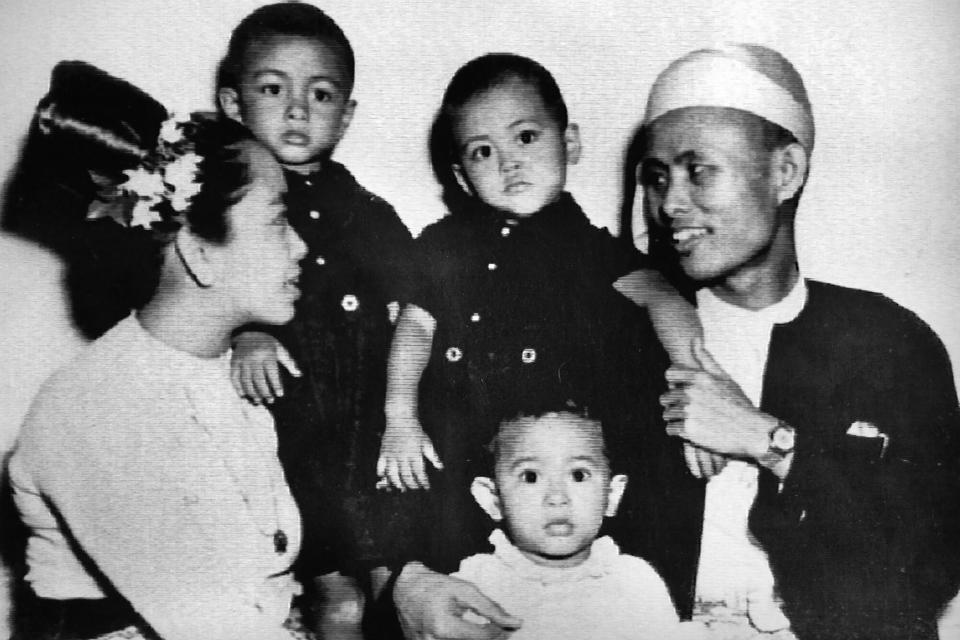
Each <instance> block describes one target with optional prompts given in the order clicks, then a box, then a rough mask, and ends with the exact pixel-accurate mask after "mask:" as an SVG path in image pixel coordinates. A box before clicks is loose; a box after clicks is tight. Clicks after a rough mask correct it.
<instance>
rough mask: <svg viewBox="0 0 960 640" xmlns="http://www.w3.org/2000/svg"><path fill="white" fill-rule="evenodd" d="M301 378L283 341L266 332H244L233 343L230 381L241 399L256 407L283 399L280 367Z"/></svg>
mask: <svg viewBox="0 0 960 640" xmlns="http://www.w3.org/2000/svg"><path fill="white" fill-rule="evenodd" d="M281 366H283V367H284V368H285V369H286V370H287V371H289V372H290V374H291V375H293V376H295V377H300V369H299V368H298V367H297V363H296V362H294V360H293V358H292V357H291V356H290V352H288V351H287V350H286V349H285V348H284V346H283V345H282V344H280V341H279V340H277V339H276V338H274V337H273V336H271V335H270V334H269V333H264V332H262V331H244V332H243V333H241V334H239V335H238V336H237V337H236V338H234V341H233V356H232V358H231V360H230V380H231V381H232V382H233V388H234V389H235V390H236V392H237V395H239V396H240V397H241V398H246V399H247V400H249V401H250V402H251V403H252V404H260V403H261V402H263V403H266V404H270V403H271V402H273V401H274V400H275V399H277V398H280V397H283V383H282V382H281V380H280V367H281Z"/></svg>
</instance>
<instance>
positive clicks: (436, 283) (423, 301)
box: [407, 218, 456, 317]
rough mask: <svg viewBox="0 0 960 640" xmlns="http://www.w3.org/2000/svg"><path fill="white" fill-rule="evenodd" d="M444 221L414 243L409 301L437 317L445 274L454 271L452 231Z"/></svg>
mask: <svg viewBox="0 0 960 640" xmlns="http://www.w3.org/2000/svg"><path fill="white" fill-rule="evenodd" d="M447 220H448V219H447V218H445V219H443V220H441V221H439V222H436V223H434V224H432V225H430V226H428V227H426V228H425V229H424V230H423V232H422V233H421V234H420V237H418V238H417V239H416V240H414V242H413V255H414V258H413V260H412V261H411V262H412V264H413V265H414V266H413V269H412V272H413V277H412V278H411V280H410V283H409V284H410V286H409V290H408V291H409V296H408V298H407V301H408V302H410V303H412V304H415V305H417V306H418V307H420V308H421V309H424V310H425V311H428V312H429V313H430V314H431V315H432V316H434V317H437V314H438V313H439V312H440V311H439V309H438V306H439V305H440V304H442V302H443V294H442V292H441V291H440V289H441V283H442V281H443V276H444V274H445V273H448V272H451V271H452V270H453V262H454V260H455V257H456V256H455V255H454V251H452V249H451V247H452V246H455V242H452V241H451V235H452V234H451V232H450V229H449V226H450V225H449V223H447V222H446V221H447Z"/></svg>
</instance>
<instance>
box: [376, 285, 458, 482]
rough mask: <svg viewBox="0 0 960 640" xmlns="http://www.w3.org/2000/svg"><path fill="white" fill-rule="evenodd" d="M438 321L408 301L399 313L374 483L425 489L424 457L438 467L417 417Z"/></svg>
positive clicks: (391, 352)
mask: <svg viewBox="0 0 960 640" xmlns="http://www.w3.org/2000/svg"><path fill="white" fill-rule="evenodd" d="M436 327H437V322H436V320H434V319H433V316H431V315H430V314H429V313H428V312H427V311H425V310H423V309H421V308H420V307H418V306H416V305H414V304H408V305H406V306H405V307H404V308H403V311H402V312H401V313H400V320H399V322H398V323H397V330H396V332H395V333H394V336H393V344H392V345H391V346H390V361H389V362H388V364H387V400H386V406H385V407H384V412H385V413H386V418H387V427H386V429H385V430H384V432H383V442H382V443H381V444H380V457H379V459H378V460H377V475H378V476H380V481H379V482H378V483H377V486H378V487H379V488H386V487H394V488H396V489H400V490H404V489H429V488H430V481H429V480H428V479H427V470H426V467H425V465H424V463H423V459H424V458H426V459H427V460H429V461H430V462H431V463H432V464H433V466H434V467H436V468H437V469H442V468H443V463H441V462H440V458H439V456H437V452H436V451H435V450H434V448H433V443H432V442H431V441H430V438H429V437H428V436H427V434H426V433H424V431H423V427H421V426H420V421H419V419H418V418H417V394H418V391H419V389H420V378H421V376H423V371H424V369H426V368H427V363H428V362H429V361H430V349H431V347H432V344H433V334H434V332H435V331H436Z"/></svg>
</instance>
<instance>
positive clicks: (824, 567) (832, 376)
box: [751, 301, 960, 637]
mask: <svg viewBox="0 0 960 640" xmlns="http://www.w3.org/2000/svg"><path fill="white" fill-rule="evenodd" d="M887 303H888V305H889V306H887V307H886V309H884V308H878V309H876V310H877V313H876V318H877V323H876V325H875V326H861V325H856V326H854V327H848V330H849V329H851V328H852V329H857V331H851V332H850V333H851V334H861V335H860V336H859V337H851V336H849V335H848V336H842V337H841V338H840V339H839V340H838V343H837V345H830V346H831V347H836V348H835V349H831V348H824V347H823V345H820V346H819V347H817V346H811V345H804V344H803V342H802V340H798V341H796V343H795V344H793V345H792V348H795V349H804V348H808V349H810V350H818V351H820V352H830V351H833V353H829V354H828V355H826V356H825V357H826V358H827V359H826V360H824V362H822V363H820V364H821V365H822V366H821V368H820V370H819V371H817V370H814V369H811V370H806V371H805V370H804V369H803V368H802V367H799V368H792V370H791V371H785V372H784V373H785V375H790V376H792V377H793V378H794V379H795V382H794V383H793V385H792V389H791V392H790V393H791V394H793V395H795V396H796V397H795V398H794V399H793V400H790V399H782V398H781V399H777V398H775V399H774V402H773V404H774V405H776V404H781V405H782V406H781V407H777V406H772V407H766V406H765V409H766V410H767V411H768V412H769V413H771V414H772V415H775V416H777V417H778V418H781V419H785V420H787V421H788V422H791V421H793V424H794V426H795V427H796V429H797V432H798V439H797V448H796V451H795V454H794V460H793V463H792V467H791V470H790V473H789V475H788V477H787V479H786V481H785V482H784V483H783V487H782V489H781V488H780V486H779V483H778V482H777V481H776V479H775V478H774V477H773V475H772V474H771V473H769V472H766V471H764V472H763V476H762V478H761V487H760V493H759V496H758V499H757V502H756V504H755V507H754V510H753V512H752V514H751V528H752V529H753V531H754V533H755V534H756V535H757V537H758V538H759V539H760V540H761V542H762V543H763V545H764V547H765V548H766V549H767V550H768V552H769V553H770V557H771V563H772V564H773V566H774V568H775V570H776V569H777V568H779V570H780V572H779V573H780V575H778V581H779V582H780V584H781V587H782V588H783V589H784V590H785V591H786V592H787V593H786V594H785V595H786V596H790V592H791V591H794V592H795V593H794V594H793V596H795V597H796V598H797V599H799V600H800V601H805V602H807V603H808V604H810V609H811V610H814V609H817V608H818V607H819V606H820V605H824V604H829V605H830V607H831V608H832V609H833V610H836V611H846V614H845V618H846V623H841V622H837V621H834V622H832V623H831V624H849V625H851V626H850V628H851V629H852V628H854V625H858V624H877V623H870V622H868V620H869V619H870V617H871V616H872V615H874V614H875V613H876V607H877V606H878V605H877V603H878V602H881V601H888V602H896V603H897V604H895V605H892V606H889V607H887V608H886V609H885V610H884V613H883V615H884V616H888V618H887V621H886V622H885V623H884V624H886V625H887V627H888V628H891V629H893V628H899V629H900V630H901V631H899V632H898V633H905V630H906V629H907V628H908V626H909V625H912V624H917V623H916V620H918V619H921V618H923V617H926V618H927V619H932V618H933V617H934V616H935V615H936V611H937V610H938V608H939V607H940V606H941V605H942V604H943V603H944V602H946V601H947V600H948V599H949V598H950V597H952V596H953V595H954V594H955V593H956V591H957V587H958V565H960V562H958V555H960V518H958V515H960V482H958V477H960V472H958V466H960V465H958V463H960V447H958V426H960V415H958V407H957V396H956V390H955V388H954V384H953V375H952V370H951V366H950V362H949V358H948V356H947V353H946V350H945V349H944V347H943V344H942V343H941V342H940V340H939V339H938V338H937V336H936V335H935V334H934V333H933V331H931V330H930V329H929V327H927V326H926V325H925V324H923V323H922V322H921V321H920V320H919V319H918V318H916V316H913V314H910V313H909V312H907V311H906V310H904V309H901V308H899V307H896V310H895V313H894V314H892V315H894V316H895V317H896V319H895V320H894V321H893V322H886V321H884V320H883V319H882V316H883V315H884V312H885V311H889V310H890V307H892V306H895V305H893V304H892V303H889V301H887ZM872 306H873V307H877V306H878V305H872ZM887 315H891V314H887ZM861 324H865V323H861ZM864 335H865V336H867V337H863V336H864ZM870 336H874V337H875V338H871V337H870ZM819 340H821V341H823V340H826V341H830V340H831V338H829V337H825V336H823V335H821V336H820V337H819ZM850 343H855V345H854V347H853V348H850V349H848V348H847V345H849V344H850ZM776 355H777V354H776V353H774V352H773V351H772V352H771V362H773V358H774V357H775V356H776ZM800 359H801V358H800V356H799V355H797V356H796V357H795V358H794V360H795V361H799V360H800ZM769 366H770V365H769V364H768V367H769ZM804 378H809V379H811V380H814V381H815V382H812V383H807V382H803V380H802V379H804ZM785 384H786V383H785ZM804 385H807V386H804ZM786 386H787V388H791V385H789V384H786ZM814 387H815V388H816V389H817V391H816V392H815V393H814V392H812V391H811V389H812V388H814ZM770 389H771V388H770V387H769V386H767V387H765V389H764V394H765V398H766V394H767V393H768V391H769V390H770ZM791 403H793V406H791ZM801 404H806V405H807V406H806V407H802V406H800V405H801ZM781 408H782V411H780V409H781ZM855 421H865V422H870V423H872V424H874V425H876V427H877V428H878V429H879V430H880V432H882V433H884V434H886V435H887V436H889V441H888V444H887V446H886V447H884V445H883V440H882V439H880V438H863V437H857V436H854V435H849V434H848V433H847V430H848V428H849V426H850V425H851V424H852V423H853V422H855ZM814 591H816V592H817V595H814V593H813V592H814ZM817 597H819V598H822V601H821V602H819V603H817V602H816V600H815V598H817ZM788 599H789V598H788ZM881 608H882V607H881ZM871 612H873V613H871ZM858 614H859V615H858ZM825 624H826V623H825ZM878 633H879V632H878ZM798 634H799V630H798ZM818 637H819V636H818ZM865 637H866V636H865ZM870 637H874V636H870ZM878 637H879V636H878ZM883 637H887V636H883ZM892 637H900V636H896V635H895V636H892ZM903 637H906V636H903ZM918 637H919V636H918ZM924 637H925V636H924Z"/></svg>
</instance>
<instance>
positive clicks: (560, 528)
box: [474, 413, 626, 567]
mask: <svg viewBox="0 0 960 640" xmlns="http://www.w3.org/2000/svg"><path fill="white" fill-rule="evenodd" d="M483 480H486V481H487V482H489V479H483V478H477V480H476V481H475V482H474V495H475V496H476V497H477V499H478V501H480V502H481V506H483V507H484V508H485V509H486V510H487V513H489V514H490V515H491V517H493V518H494V519H495V520H500V519H501V518H502V519H503V520H505V522H506V528H507V531H508V533H509V535H510V538H511V540H512V541H513V543H514V544H515V545H516V546H517V548H519V549H520V551H521V552H523V554H524V555H526V556H527V557H528V558H530V559H531V560H533V561H534V562H536V563H537V564H542V565H548V566H556V567H570V566H575V565H578V564H580V563H581V562H583V561H584V560H586V558H587V557H588V556H589V555H590V545H591V544H592V543H593V541H594V540H595V539H596V537H597V532H598V531H599V530H600V525H601V523H602V522H603V517H604V516H605V515H609V516H612V515H614V514H615V513H616V510H617V506H618V504H619V502H620V497H621V495H622V493H623V489H624V487H625V484H626V477H625V476H615V477H613V478H611V477H610V468H609V464H608V462H607V460H606V457H605V456H604V453H603V439H602V435H601V432H600V427H599V425H598V424H597V423H596V422H594V421H592V420H587V419H585V418H581V417H578V416H575V415H573V414H569V413H551V414H547V415H544V416H542V417H539V418H524V419H520V420H516V421H513V422H510V423H506V424H504V425H503V427H502V428H501V432H500V451H499V455H498V459H497V463H496V484H495V486H491V488H492V491H491V493H490V494H489V496H484V495H483V492H482V491H481V493H480V494H478V493H477V491H478V489H482V486H478V483H480V485H482V484H483V482H482V481H483ZM485 497H489V498H491V499H492V500H491V501H490V502H488V503H486V504H484V502H483V499H484V498H485Z"/></svg>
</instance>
